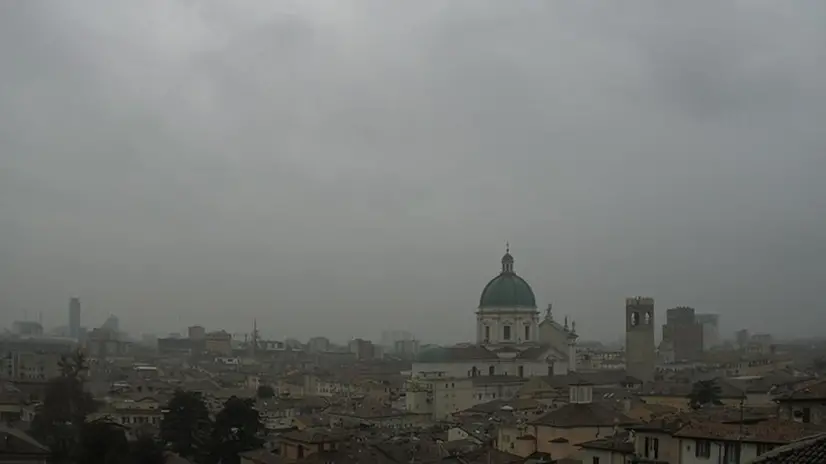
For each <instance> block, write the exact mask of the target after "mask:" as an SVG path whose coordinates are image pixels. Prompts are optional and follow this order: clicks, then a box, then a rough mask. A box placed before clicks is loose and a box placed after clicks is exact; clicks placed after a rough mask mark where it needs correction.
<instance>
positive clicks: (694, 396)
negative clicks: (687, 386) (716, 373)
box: [688, 379, 723, 409]
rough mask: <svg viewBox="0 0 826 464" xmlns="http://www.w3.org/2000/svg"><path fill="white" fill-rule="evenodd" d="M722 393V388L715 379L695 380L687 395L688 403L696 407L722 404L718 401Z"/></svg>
mask: <svg viewBox="0 0 826 464" xmlns="http://www.w3.org/2000/svg"><path fill="white" fill-rule="evenodd" d="M722 393H723V390H722V388H720V384H719V383H718V382H717V379H711V380H700V381H697V382H695V383H694V385H693V386H692V387H691V393H690V394H689V396H688V401H689V405H690V406H691V407H692V408H694V409H698V408H702V407H704V406H708V405H720V404H723V403H722V401H720V397H721V396H722Z"/></svg>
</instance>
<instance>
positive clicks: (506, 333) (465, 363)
mask: <svg viewBox="0 0 826 464" xmlns="http://www.w3.org/2000/svg"><path fill="white" fill-rule="evenodd" d="M576 340H577V334H576V332H575V327H574V325H573V324H572V326H571V327H570V328H569V327H568V323H567V320H566V321H565V323H564V324H560V323H558V322H557V321H555V320H554V318H553V314H552V312H551V307H550V305H549V306H548V309H547V310H546V311H545V314H544V316H543V317H540V313H539V311H538V309H537V305H536V297H535V295H534V292H533V289H532V288H531V286H530V285H529V284H528V282H527V281H526V280H525V279H523V278H522V277H520V276H519V275H518V274H517V273H516V271H515V270H514V259H513V256H512V255H511V254H510V250H507V251H506V252H505V255H504V256H503V257H502V260H501V270H500V272H499V274H498V275H496V276H495V277H494V278H493V279H491V280H490V281H489V282H488V283H487V285H485V287H484V288H483V290H482V294H481V296H480V298H479V305H478V307H477V310H476V341H475V343H463V344H458V345H454V346H449V347H438V348H431V349H429V350H426V351H424V352H423V353H421V355H420V356H419V357H418V358H417V360H416V361H415V362H414V363H413V372H412V374H413V377H417V376H418V377H433V376H438V377H442V378H456V379H461V378H470V379H478V380H482V379H480V377H512V378H513V377H515V378H524V377H535V376H548V375H565V374H567V373H568V372H569V371H574V370H576Z"/></svg>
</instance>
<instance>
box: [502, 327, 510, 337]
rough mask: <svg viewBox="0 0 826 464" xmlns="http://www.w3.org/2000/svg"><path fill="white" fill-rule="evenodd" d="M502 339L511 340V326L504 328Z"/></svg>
mask: <svg viewBox="0 0 826 464" xmlns="http://www.w3.org/2000/svg"><path fill="white" fill-rule="evenodd" d="M502 338H503V339H505V340H510V339H511V326H509V325H506V326H505V327H503V328H502Z"/></svg>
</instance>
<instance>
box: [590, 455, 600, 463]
mask: <svg viewBox="0 0 826 464" xmlns="http://www.w3.org/2000/svg"><path fill="white" fill-rule="evenodd" d="M591 464H599V457H597V456H594V457H592V458H591Z"/></svg>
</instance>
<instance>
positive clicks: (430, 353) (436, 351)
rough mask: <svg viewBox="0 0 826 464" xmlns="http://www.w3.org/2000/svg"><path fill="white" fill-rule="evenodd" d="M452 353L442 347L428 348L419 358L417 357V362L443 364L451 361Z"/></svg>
mask: <svg viewBox="0 0 826 464" xmlns="http://www.w3.org/2000/svg"><path fill="white" fill-rule="evenodd" d="M449 355H450V352H449V350H447V349H446V348H443V347H441V346H434V347H432V348H428V349H426V350H424V351H422V352H421V353H419V355H418V356H416V362H419V363H442V362H446V361H448V359H449V357H450V356H449Z"/></svg>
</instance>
